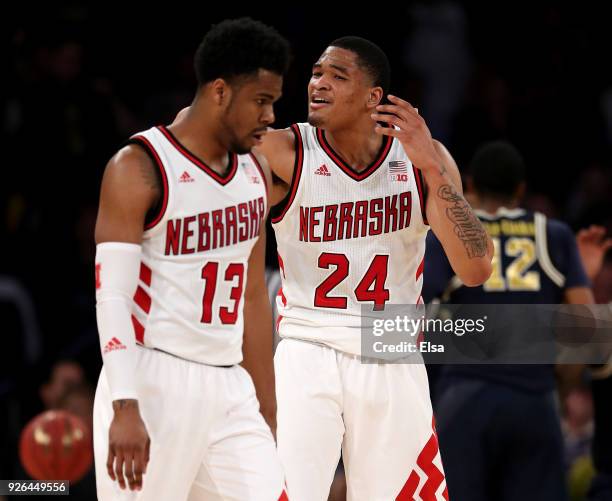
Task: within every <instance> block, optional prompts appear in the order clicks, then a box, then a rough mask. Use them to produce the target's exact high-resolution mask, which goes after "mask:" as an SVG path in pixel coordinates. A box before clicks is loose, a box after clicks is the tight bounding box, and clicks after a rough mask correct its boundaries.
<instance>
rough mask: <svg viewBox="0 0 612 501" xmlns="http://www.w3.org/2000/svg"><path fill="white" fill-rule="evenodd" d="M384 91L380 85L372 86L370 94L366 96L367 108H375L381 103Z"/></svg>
mask: <svg viewBox="0 0 612 501" xmlns="http://www.w3.org/2000/svg"><path fill="white" fill-rule="evenodd" d="M383 96H384V92H383V90H382V87H373V88H371V89H370V95H369V97H368V108H375V107H376V106H378V105H379V104H382V99H383Z"/></svg>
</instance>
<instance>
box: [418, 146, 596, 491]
mask: <svg viewBox="0 0 612 501" xmlns="http://www.w3.org/2000/svg"><path fill="white" fill-rule="evenodd" d="M470 170H471V174H472V180H471V182H472V184H473V186H472V187H471V188H470V190H469V191H470V192H471V193H473V194H474V202H473V203H474V207H476V209H477V210H476V214H477V215H478V217H479V218H480V219H481V220H482V221H483V224H484V225H485V227H486V228H487V230H488V233H489V234H490V235H491V236H492V238H493V241H494V245H495V256H494V259H493V273H492V274H491V276H490V278H489V279H488V280H487V281H486V282H485V283H484V284H483V285H482V286H481V287H473V288H470V287H464V286H463V285H462V284H461V282H460V280H457V278H456V277H455V274H454V272H453V271H452V269H451V268H450V266H449V264H448V261H447V259H446V257H445V256H444V254H443V251H442V248H441V247H440V244H439V242H437V241H436V239H435V238H433V237H430V239H429V240H428V242H427V259H426V262H425V275H426V281H425V286H424V291H423V295H424V297H425V299H426V300H427V301H429V300H430V299H431V298H433V297H440V296H442V298H443V300H444V301H445V302H449V303H457V304H542V303H543V304H558V303H562V302H564V303H570V304H592V303H594V300H593V294H592V292H591V289H590V287H589V282H588V279H587V277H586V275H585V272H584V269H583V266H582V264H581V261H580V256H579V254H578V250H577V246H576V240H575V238H574V234H573V233H572V231H571V230H570V228H569V227H568V226H567V225H566V224H565V223H562V222H561V221H556V220H552V219H547V218H546V217H545V216H544V215H543V214H540V213H537V212H536V213H534V212H531V211H527V210H524V209H521V208H520V207H519V201H520V200H521V198H522V195H523V193H524V191H525V182H524V178H525V166H524V163H523V160H522V157H521V155H520V154H519V152H518V151H517V150H516V148H514V147H513V146H512V145H510V144H509V143H506V142H503V141H496V142H492V143H488V144H486V145H484V146H482V147H481V149H479V150H478V151H477V152H476V154H475V156H474V159H473V160H472V162H471V165H470ZM438 378H439V382H438V385H437V392H436V393H437V394H438V395H439V396H438V397H437V399H436V400H437V402H436V406H435V408H436V417H437V420H438V421H437V422H438V432H439V437H440V447H441V449H442V453H443V455H444V465H445V468H446V474H447V480H448V488H449V493H450V496H451V499H453V501H485V500H490V499H496V500H500V501H513V500H516V499H525V498H526V497H527V498H529V499H538V500H550V501H553V500H554V501H563V500H564V499H567V492H566V483H565V473H564V469H565V467H564V464H563V442H562V437H561V428H560V422H559V416H558V414H557V410H556V404H555V397H554V390H555V373H554V366H553V365H502V364H497V365H489V364H486V365H485V364H479V365H449V366H444V367H443V368H442V369H441V373H440V375H439V376H438ZM476 407H478V412H474V409H475V408H476ZM526 493H529V494H526Z"/></svg>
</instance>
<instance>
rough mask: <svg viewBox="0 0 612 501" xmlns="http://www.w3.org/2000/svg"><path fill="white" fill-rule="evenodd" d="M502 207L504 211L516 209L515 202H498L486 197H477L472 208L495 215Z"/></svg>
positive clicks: (516, 204) (516, 202)
mask: <svg viewBox="0 0 612 501" xmlns="http://www.w3.org/2000/svg"><path fill="white" fill-rule="evenodd" d="M502 207H504V208H506V209H516V208H517V207H518V201H517V200H510V199H508V200H498V199H493V198H488V197H478V198H477V199H476V201H475V202H474V208H475V209H479V210H482V211H485V212H487V213H489V214H495V213H496V212H497V211H498V210H499V209H501V208H502Z"/></svg>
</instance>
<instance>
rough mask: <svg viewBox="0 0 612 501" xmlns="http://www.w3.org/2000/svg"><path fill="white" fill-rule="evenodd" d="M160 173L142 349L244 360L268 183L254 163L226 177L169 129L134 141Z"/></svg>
mask: <svg viewBox="0 0 612 501" xmlns="http://www.w3.org/2000/svg"><path fill="white" fill-rule="evenodd" d="M130 142H132V143H137V144H140V145H141V146H142V147H143V148H144V149H145V150H146V151H147V153H148V154H149V156H150V157H151V159H152V160H153V162H154V163H155V164H156V166H157V168H158V169H159V171H160V175H161V179H162V184H163V197H162V201H161V204H160V207H158V210H156V211H155V214H151V215H150V216H151V217H150V218H148V219H149V222H148V224H147V225H146V227H145V232H144V236H143V242H142V265H141V270H140V283H139V286H138V289H137V291H136V294H135V296H134V308H133V316H132V322H133V324H134V332H135V335H136V340H137V342H138V343H139V344H142V345H144V346H147V347H150V348H156V349H159V350H163V351H165V352H168V353H171V354H173V355H176V356H178V357H181V358H185V359H187V360H192V361H195V362H201V363H205V364H210V365H233V364H237V363H239V362H240V361H241V360H242V334H243V317H242V309H243V296H244V286H245V284H246V276H247V264H248V259H249V255H250V253H251V249H252V248H253V245H254V244H255V241H256V240H257V238H258V236H259V231H260V228H261V225H262V224H264V217H265V214H266V203H267V201H266V179H265V177H264V174H263V171H262V170H261V167H260V166H259V164H258V163H257V161H256V160H255V157H253V156H252V155H235V154H230V155H229V161H230V165H229V166H228V170H227V174H226V175H225V176H220V175H219V174H217V173H216V172H215V171H213V170H212V169H211V168H209V167H208V166H206V165H205V164H204V163H203V162H202V161H201V160H199V159H198V158H197V157H196V156H195V155H193V154H192V153H191V152H189V151H188V150H187V149H186V148H185V147H184V146H182V145H181V144H180V143H179V141H178V140H177V139H176V138H175V137H174V136H173V135H172V133H171V132H170V131H169V130H168V129H166V128H165V127H154V128H152V129H149V130H147V131H145V132H142V133H139V134H136V135H135V136H133V137H132V138H131V141H130Z"/></svg>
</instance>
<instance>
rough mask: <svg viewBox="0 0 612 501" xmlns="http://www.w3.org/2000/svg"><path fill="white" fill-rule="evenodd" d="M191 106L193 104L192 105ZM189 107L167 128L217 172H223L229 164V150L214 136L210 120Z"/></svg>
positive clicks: (214, 132)
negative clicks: (188, 109)
mask: <svg viewBox="0 0 612 501" xmlns="http://www.w3.org/2000/svg"><path fill="white" fill-rule="evenodd" d="M192 108H193V106H192ZM201 116H206V115H204V114H202V115H200V116H197V115H196V113H195V112H194V111H193V109H191V110H190V111H189V112H188V113H187V114H186V115H185V116H184V117H182V118H181V119H180V120H178V121H175V122H174V123H173V124H172V125H170V126H169V127H168V129H169V130H170V131H171V132H172V134H173V135H174V136H175V137H176V138H177V139H178V141H179V142H180V143H181V144H182V145H183V146H184V147H185V148H187V149H188V150H189V151H190V152H191V153H193V154H194V155H195V156H196V157H198V158H199V159H200V160H202V161H203V162H204V163H205V164H206V165H208V166H209V167H210V168H211V169H213V170H214V171H215V172H217V173H219V174H225V171H226V169H227V166H228V165H229V158H228V155H229V152H228V150H227V148H226V147H225V146H223V145H222V144H221V143H220V141H219V140H218V139H217V137H216V131H215V130H214V129H213V126H215V124H214V123H212V121H211V120H203V119H202V118H200V117H201Z"/></svg>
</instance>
